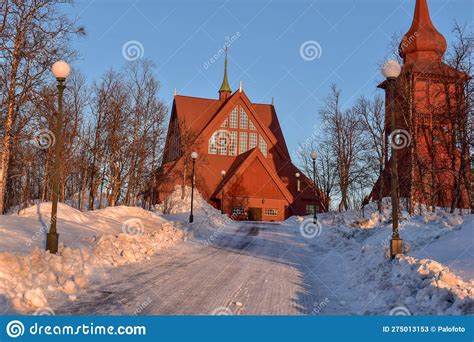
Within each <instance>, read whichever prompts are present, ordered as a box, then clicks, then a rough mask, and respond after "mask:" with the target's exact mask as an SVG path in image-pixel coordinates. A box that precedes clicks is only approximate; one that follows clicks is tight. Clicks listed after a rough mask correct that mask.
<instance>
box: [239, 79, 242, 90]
mask: <svg viewBox="0 0 474 342" xmlns="http://www.w3.org/2000/svg"><path fill="white" fill-rule="evenodd" d="M241 92H242V80H240V83H239V93H241Z"/></svg>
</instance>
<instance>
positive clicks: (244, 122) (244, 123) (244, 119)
mask: <svg viewBox="0 0 474 342" xmlns="http://www.w3.org/2000/svg"><path fill="white" fill-rule="evenodd" d="M248 127H249V117H248V116H247V113H245V111H244V109H243V108H242V107H240V128H241V129H248Z"/></svg>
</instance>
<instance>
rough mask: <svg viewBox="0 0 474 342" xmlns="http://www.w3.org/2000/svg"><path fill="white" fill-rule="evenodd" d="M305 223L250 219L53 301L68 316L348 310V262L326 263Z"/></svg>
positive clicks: (190, 241)
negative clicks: (342, 290)
mask: <svg viewBox="0 0 474 342" xmlns="http://www.w3.org/2000/svg"><path fill="white" fill-rule="evenodd" d="M297 227H298V226H297V225H294V226H292V225H285V224H251V223H246V224H243V225H241V226H240V227H238V228H233V229H232V230H230V228H227V229H229V231H227V230H222V231H217V232H216V231H214V233H213V234H212V235H209V234H208V235H206V237H207V239H203V238H201V239H200V238H193V239H190V240H189V241H186V242H183V243H181V244H179V245H178V246H176V247H174V248H172V249H170V250H167V251H163V252H161V253H159V254H157V255H155V256H154V257H153V258H152V259H151V260H150V261H148V262H145V263H141V264H136V265H129V266H126V267H122V268H118V269H115V270H111V271H110V273H108V274H107V277H106V278H105V279H104V277H102V279H100V280H96V281H94V282H93V284H91V287H90V288H89V289H88V290H87V293H86V292H83V293H79V294H78V299H77V301H75V302H67V303H64V302H62V301H60V300H57V301H56V303H54V302H55V300H54V299H52V300H51V304H53V306H54V310H55V312H56V314H66V315H80V314H95V315H109V314H140V315H188V314H192V315H207V314H213V313H216V312H217V313H229V314H241V315H298V314H317V313H318V312H319V310H324V314H331V313H342V312H341V311H344V309H343V308H342V307H341V305H342V304H341V301H340V300H341V298H336V296H335V293H336V290H337V288H338V287H339V286H340V285H341V284H342V282H340V281H338V279H339V280H340V276H341V274H344V271H346V270H344V269H341V267H344V265H345V263H339V264H338V263H337V262H336V263H334V262H331V263H325V262H324V260H323V258H327V257H331V253H330V252H328V250H322V249H321V248H320V247H318V248H315V247H314V246H313V247H311V245H310V243H311V241H312V239H305V238H304V237H302V236H301V235H300V234H299V232H298V231H297V229H298V228H297ZM210 232H211V231H210ZM335 264H336V265H339V267H337V266H335ZM330 281H333V282H334V283H330ZM328 282H329V283H328ZM342 303H344V302H342ZM55 304H56V305H55ZM346 313H347V312H346Z"/></svg>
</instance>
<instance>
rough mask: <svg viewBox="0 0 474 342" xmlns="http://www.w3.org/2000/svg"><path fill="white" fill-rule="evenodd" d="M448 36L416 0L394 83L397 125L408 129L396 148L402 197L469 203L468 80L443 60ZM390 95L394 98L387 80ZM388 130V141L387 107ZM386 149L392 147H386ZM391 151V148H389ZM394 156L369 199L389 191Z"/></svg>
mask: <svg viewBox="0 0 474 342" xmlns="http://www.w3.org/2000/svg"><path fill="white" fill-rule="evenodd" d="M446 49H447V43H446V40H445V38H444V37H443V36H442V35H441V33H439V32H438V31H437V30H436V28H435V27H434V25H433V23H432V21H431V18H430V14H429V9H428V4H427V1H426V0H417V1H416V5H415V14H414V18H413V23H412V25H411V27H410V29H409V31H408V32H407V33H406V34H405V36H404V37H403V39H402V41H401V43H400V48H399V53H400V56H401V57H402V58H403V67H402V73H401V75H400V76H399V77H398V79H397V81H396V86H395V89H394V94H393V95H394V110H395V121H396V122H395V128H396V129H397V130H404V131H405V132H407V133H408V135H407V138H408V139H407V141H406V144H405V145H406V146H405V147H404V148H402V149H400V150H399V152H398V159H397V160H398V174H399V184H400V188H399V192H400V197H403V198H407V199H409V201H408V203H411V204H412V205H414V204H415V203H422V204H426V205H428V206H431V205H436V206H440V207H451V206H452V205H453V204H454V206H455V207H462V208H468V207H469V206H470V202H469V195H468V194H469V193H468V189H469V187H470V182H471V172H472V170H471V167H470V163H469V148H468V146H466V145H467V144H464V145H463V144H462V139H461V138H460V137H461V136H462V134H466V133H467V130H468V127H467V125H466V123H467V121H466V120H465V119H466V115H467V113H466V107H465V103H466V102H465V96H464V92H463V90H464V89H465V88H464V86H465V82H466V81H467V79H468V75H466V74H464V73H460V72H459V71H457V70H455V69H453V68H451V67H450V66H448V65H447V64H445V63H444V62H443V56H444V54H445V52H446ZM379 87H380V88H382V89H384V90H385V94H386V101H385V103H386V104H387V105H388V104H389V101H390V97H389V96H390V94H389V89H388V87H387V82H384V83H382V84H381V85H380V86H379ZM386 113H387V114H386V117H385V135H386V142H387V143H386V146H387V149H388V148H389V147H390V142H391V141H390V140H391V139H390V134H391V127H390V126H391V123H390V114H389V110H388V108H387V110H386ZM387 152H388V150H387ZM386 156H388V153H386ZM390 165H391V160H389V158H388V157H387V159H386V168H385V170H386V172H385V173H384V175H383V177H382V178H381V179H379V180H378V181H377V183H376V185H375V187H374V189H373V190H372V193H371V195H370V199H372V200H375V199H378V198H380V197H390V168H391V166H390Z"/></svg>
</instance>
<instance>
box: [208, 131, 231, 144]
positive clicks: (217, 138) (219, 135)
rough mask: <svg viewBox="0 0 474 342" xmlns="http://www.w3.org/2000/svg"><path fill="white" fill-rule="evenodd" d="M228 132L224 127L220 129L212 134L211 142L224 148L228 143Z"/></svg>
mask: <svg viewBox="0 0 474 342" xmlns="http://www.w3.org/2000/svg"><path fill="white" fill-rule="evenodd" d="M230 140H231V139H230V133H229V131H227V130H225V129H220V130H218V131H217V132H215V133H214V134H213V135H212V141H211V142H212V144H214V145H216V146H217V147H221V148H225V147H227V146H229V145H230Z"/></svg>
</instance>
